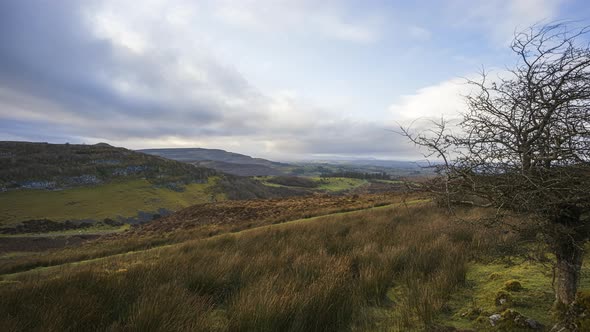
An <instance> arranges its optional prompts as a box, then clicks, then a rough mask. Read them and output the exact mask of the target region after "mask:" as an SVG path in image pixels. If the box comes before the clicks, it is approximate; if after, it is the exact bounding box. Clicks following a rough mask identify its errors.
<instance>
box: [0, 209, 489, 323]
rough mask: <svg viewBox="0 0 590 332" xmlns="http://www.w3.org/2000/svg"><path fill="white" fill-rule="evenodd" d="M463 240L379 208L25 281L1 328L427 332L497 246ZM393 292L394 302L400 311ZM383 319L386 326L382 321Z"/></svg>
mask: <svg viewBox="0 0 590 332" xmlns="http://www.w3.org/2000/svg"><path fill="white" fill-rule="evenodd" d="M460 228H461V226H457V225H452V221H450V219H449V218H448V217H445V216H444V215H443V214H441V212H440V211H437V210H436V209H433V208H432V207H430V206H427V207H409V208H408V209H405V208H402V207H398V208H382V209H375V210H371V211H365V212H364V213H355V214H344V215H336V216H325V217H319V218H316V219H314V220H307V221H302V222H295V223H288V224H277V225H272V226H269V227H262V228H257V229H252V230H248V231H244V232H240V233H235V234H223V235H219V236H214V237H211V238H209V239H201V240H193V241H189V242H186V243H183V244H178V245H173V246H168V247H165V248H160V249H156V250H152V251H149V252H140V253H136V254H129V255H120V256H117V257H111V258H106V259H101V260H99V261H96V262H91V263H88V264H83V265H71V266H68V267H63V268H61V269H60V270H58V271H53V272H52V273H50V274H47V276H51V277H50V278H47V277H43V274H39V275H35V274H26V275H22V276H21V277H20V278H16V279H13V280H12V281H11V282H10V283H8V282H5V283H4V285H3V286H2V288H0V312H2V313H4V314H3V315H2V316H1V317H0V325H2V326H4V327H6V330H8V331H10V330H29V329H32V330H35V329H40V328H43V329H45V330H110V331H119V330H120V331H123V330H125V331H128V330H195V331H200V330H206V331H346V330H374V329H376V328H379V326H381V327H383V326H388V327H390V328H393V329H397V330H403V331H406V330H414V329H417V330H421V329H425V328H428V327H429V326H433V325H434V324H435V323H436V314H437V313H438V312H439V311H440V310H442V308H443V307H444V303H446V301H447V299H448V298H450V297H451V295H452V294H453V292H455V291H456V290H457V289H459V288H460V287H462V285H463V284H464V283H465V275H466V271H467V264H468V255H466V254H465V252H466V251H468V250H482V249H484V248H485V247H486V246H489V245H493V243H484V242H482V240H481V239H485V238H484V237H482V238H481V239H480V240H478V241H477V242H474V241H473V240H472V238H469V237H461V236H458V235H457V234H458V230H459V229H460ZM496 240H497V239H495V238H494V239H493V242H495V241H496ZM490 242H492V241H490ZM392 287H393V289H397V290H398V291H397V293H396V297H395V298H393V299H392V300H393V301H394V302H395V303H396V305H395V306H394V307H393V308H391V307H390V306H389V304H388V303H389V301H390V300H388V299H387V294H388V293H389V292H390V289H392ZM39 299H43V300H42V301H39ZM379 310H385V311H387V312H388V314H387V315H385V316H384V317H378V316H376V315H374V312H376V311H379ZM403 317H417V318H416V319H403ZM394 318H395V321H391V320H392V319H394Z"/></svg>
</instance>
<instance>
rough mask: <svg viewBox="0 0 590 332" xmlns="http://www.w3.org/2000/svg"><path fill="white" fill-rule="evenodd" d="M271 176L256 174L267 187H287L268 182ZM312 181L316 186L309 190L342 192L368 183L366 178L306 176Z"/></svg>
mask: <svg viewBox="0 0 590 332" xmlns="http://www.w3.org/2000/svg"><path fill="white" fill-rule="evenodd" d="M272 178H273V177H272V176H258V177H256V179H257V180H259V181H260V182H261V183H262V184H264V185H266V186H269V187H287V188H288V187H289V186H285V185H280V184H276V183H272V182H269V181H268V180H270V179H272ZM306 178H307V179H310V180H312V181H314V182H316V184H317V187H314V188H310V190H311V191H323V192H330V193H334V192H343V191H348V190H351V189H355V188H358V187H360V186H362V185H365V184H367V183H368V181H367V180H362V179H351V178H336V177H334V178H332V177H329V178H320V177H306Z"/></svg>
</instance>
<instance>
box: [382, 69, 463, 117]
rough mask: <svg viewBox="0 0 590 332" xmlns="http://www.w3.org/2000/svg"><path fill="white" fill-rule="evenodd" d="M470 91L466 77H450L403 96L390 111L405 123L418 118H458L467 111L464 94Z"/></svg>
mask: <svg viewBox="0 0 590 332" xmlns="http://www.w3.org/2000/svg"><path fill="white" fill-rule="evenodd" d="M469 91H470V87H469V86H468V85H466V84H465V79H459V78H455V79H450V80H447V81H443V82H440V83H438V84H436V85H431V86H427V87H424V88H421V89H419V90H417V91H416V92H415V93H413V94H410V95H404V96H401V98H400V101H399V102H398V103H396V104H393V105H391V106H390V107H389V111H390V112H391V114H392V116H393V118H394V119H396V120H397V121H400V122H403V123H407V122H408V121H412V120H415V119H418V118H424V119H440V118H441V117H445V118H457V117H459V115H460V113H461V112H463V111H465V100H464V98H463V96H465V95H467V94H468V93H469Z"/></svg>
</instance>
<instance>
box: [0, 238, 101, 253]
mask: <svg viewBox="0 0 590 332" xmlns="http://www.w3.org/2000/svg"><path fill="white" fill-rule="evenodd" d="M98 237H99V235H73V236H58V237H32V236H26V237H25V236H23V237H3V238H0V253H5V252H15V251H29V252H30V251H33V252H34V251H45V250H49V249H55V248H63V247H66V246H76V245H79V244H82V243H84V242H86V241H89V240H94V239H96V238H98Z"/></svg>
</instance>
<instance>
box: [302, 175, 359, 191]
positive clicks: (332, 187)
mask: <svg viewBox="0 0 590 332" xmlns="http://www.w3.org/2000/svg"><path fill="white" fill-rule="evenodd" d="M314 179H315V180H316V181H317V182H319V184H320V185H319V187H318V189H320V190H325V191H329V192H338V191H346V190H351V189H354V188H357V187H360V186H362V185H364V184H367V183H368V181H367V180H362V179H350V178H321V179H320V178H314Z"/></svg>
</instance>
